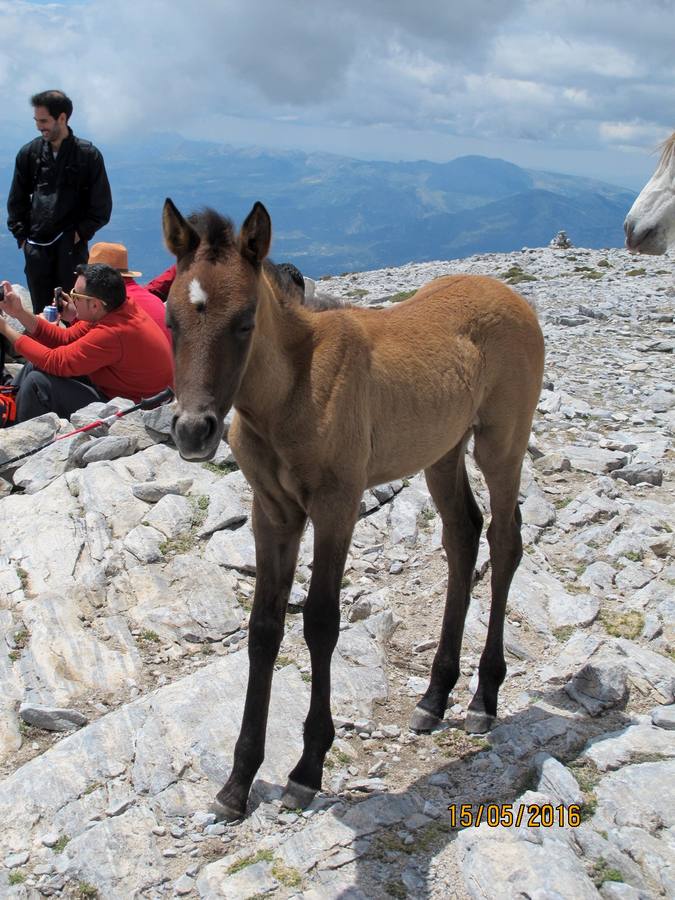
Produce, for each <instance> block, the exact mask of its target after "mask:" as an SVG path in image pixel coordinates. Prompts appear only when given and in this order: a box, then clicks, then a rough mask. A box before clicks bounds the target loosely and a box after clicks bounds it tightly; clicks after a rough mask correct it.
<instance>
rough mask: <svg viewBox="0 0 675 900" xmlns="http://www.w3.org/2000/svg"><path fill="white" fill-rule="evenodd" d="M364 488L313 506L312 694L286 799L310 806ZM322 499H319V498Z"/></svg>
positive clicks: (308, 614)
mask: <svg viewBox="0 0 675 900" xmlns="http://www.w3.org/2000/svg"><path fill="white" fill-rule="evenodd" d="M361 493H362V492H361V491H360V490H357V491H353V492H350V493H349V494H347V492H346V491H345V493H344V494H343V495H341V496H340V497H336V496H331V497H330V498H322V502H321V506H320V508H319V509H318V510H316V509H314V508H313V510H312V512H311V513H310V514H311V517H312V522H313V524H314V562H313V568H312V580H311V583H310V587H309V594H308V596H307V602H306V604H305V607H304V609H303V621H304V631H305V640H306V641H307V646H308V648H309V654H310V659H311V663H312V695H311V700H310V705H309V713H308V714H307V718H306V719H305V728H304V733H303V741H304V749H303V753H302V756H301V757H300V762H299V763H298V764H297V766H296V767H295V768H294V769H293V771H292V772H291V774H290V776H289V778H288V783H287V784H286V790H285V792H284V796H283V798H282V803H283V804H284V805H285V806H287V807H289V808H290V809H295V808H298V807H300V808H304V807H305V806H308V805H309V804H310V803H311V802H312V799H313V798H314V795H315V793H316V792H317V791H318V790H319V788H320V787H321V776H322V775H323V762H324V759H325V757H326V753H328V751H329V750H330V747H331V744H332V743H333V738H334V737H335V728H334V726H333V718H332V715H331V709H330V665H331V658H332V656H333V650H334V649H335V645H336V644H337V640H338V634H339V631H340V586H341V582H342V575H343V572H344V568H345V562H346V560H347V553H348V551H349V544H350V541H351V537H352V531H353V530H354V524H355V523H356V519H357V516H358V510H359V504H360V501H361ZM317 505H318V504H317Z"/></svg>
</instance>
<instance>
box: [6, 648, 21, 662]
mask: <svg viewBox="0 0 675 900" xmlns="http://www.w3.org/2000/svg"><path fill="white" fill-rule="evenodd" d="M8 656H9V658H10V659H11V660H12V662H16V661H17V660H18V659H21V651H20V650H10V651H9V653H8Z"/></svg>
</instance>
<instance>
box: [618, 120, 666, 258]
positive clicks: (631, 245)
mask: <svg viewBox="0 0 675 900" xmlns="http://www.w3.org/2000/svg"><path fill="white" fill-rule="evenodd" d="M623 227H624V231H625V232H626V247H627V248H628V249H629V250H630V251H631V252H633V253H650V254H653V255H655V256H658V255H659V254H660V253H665V252H666V250H667V249H668V248H669V247H672V246H674V245H675V132H673V134H672V135H671V136H670V137H669V138H668V140H667V141H666V142H665V144H664V145H663V152H662V154H661V159H660V160H659V164H658V166H657V169H656V172H654V174H653V175H652V177H651V179H650V180H649V181H648V183H647V184H646V185H645V186H644V187H643V188H642V190H641V192H640V195H639V196H638V198H637V200H636V201H635V203H634V204H633V205H632V207H631V209H630V212H629V213H628V215H627V216H626V221H625V222H624V223H623Z"/></svg>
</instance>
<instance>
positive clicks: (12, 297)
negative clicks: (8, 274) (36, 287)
mask: <svg viewBox="0 0 675 900" xmlns="http://www.w3.org/2000/svg"><path fill="white" fill-rule="evenodd" d="M2 287H3V288H4V291H5V296H4V298H3V299H2V300H0V309H1V310H2V311H3V312H4V313H7V315H8V316H12V318H13V319H18V317H19V313H21V312H22V311H23V304H22V303H21V297H20V296H19V295H18V294H16V293H14V291H13V290H12V285H11V284H10V283H9V281H3V282H2Z"/></svg>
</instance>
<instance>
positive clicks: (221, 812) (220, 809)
mask: <svg viewBox="0 0 675 900" xmlns="http://www.w3.org/2000/svg"><path fill="white" fill-rule="evenodd" d="M210 809H211V812H212V813H215V814H216V821H217V822H238V821H239V820H240V819H243V818H244V812H245V811H244V810H240V809H235V808H234V806H230V805H229V803H223V801H222V800H219V799H218V797H216V798H215V800H214V801H213V802H212V803H211V807H210Z"/></svg>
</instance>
